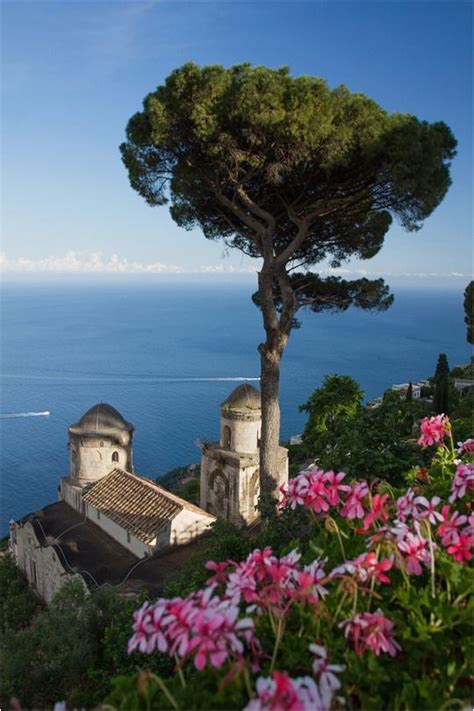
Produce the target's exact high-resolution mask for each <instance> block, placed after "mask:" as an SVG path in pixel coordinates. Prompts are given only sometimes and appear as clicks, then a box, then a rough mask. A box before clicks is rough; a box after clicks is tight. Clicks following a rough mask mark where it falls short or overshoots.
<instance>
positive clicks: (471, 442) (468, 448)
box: [456, 438, 474, 454]
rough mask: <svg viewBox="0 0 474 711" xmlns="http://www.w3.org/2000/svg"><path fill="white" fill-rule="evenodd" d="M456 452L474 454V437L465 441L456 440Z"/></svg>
mask: <svg viewBox="0 0 474 711" xmlns="http://www.w3.org/2000/svg"><path fill="white" fill-rule="evenodd" d="M456 452H457V453H458V454H474V439H471V438H469V439H466V441H465V442H458V446H457V448H456Z"/></svg>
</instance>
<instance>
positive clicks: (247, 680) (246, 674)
mask: <svg viewBox="0 0 474 711" xmlns="http://www.w3.org/2000/svg"><path fill="white" fill-rule="evenodd" d="M244 680H245V686H246V688H247V693H248V695H249V699H251V698H252V685H251V683H250V675H249V670H248V669H247V667H245V668H244Z"/></svg>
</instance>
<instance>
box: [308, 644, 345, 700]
mask: <svg viewBox="0 0 474 711" xmlns="http://www.w3.org/2000/svg"><path fill="white" fill-rule="evenodd" d="M309 651H310V652H312V653H313V654H314V655H315V657H314V661H313V674H315V675H317V676H319V688H320V691H321V696H322V698H323V701H324V702H325V704H326V705H327V706H328V707H330V706H331V701H332V697H333V696H334V693H335V692H336V691H337V690H338V689H340V688H341V682H340V681H339V679H338V678H337V676H336V674H340V673H341V672H343V671H344V669H345V668H346V665H345V664H328V652H327V649H326V648H325V647H322V646H321V645H319V644H310V645H309Z"/></svg>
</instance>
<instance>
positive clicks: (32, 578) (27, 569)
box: [10, 521, 87, 604]
mask: <svg viewBox="0 0 474 711" xmlns="http://www.w3.org/2000/svg"><path fill="white" fill-rule="evenodd" d="M10 543H11V548H12V552H13V555H14V556H15V560H16V564H17V565H18V567H19V568H20V570H22V571H23V572H24V574H25V575H26V577H27V578H28V582H29V584H30V586H31V587H32V589H33V590H34V591H35V592H36V593H37V594H38V595H39V597H41V598H42V599H43V600H44V601H45V602H46V603H48V604H49V603H50V602H51V600H52V599H53V597H54V596H55V594H56V593H57V592H58V590H59V589H60V588H61V587H62V586H63V585H64V583H65V582H66V581H68V580H75V579H77V580H80V581H81V583H82V585H84V588H85V589H86V590H87V586H86V584H85V582H84V580H83V578H82V577H81V576H80V575H78V574H76V573H71V572H69V571H68V570H67V569H66V564H64V563H63V561H62V560H61V552H60V549H59V548H58V546H56V545H54V544H52V543H51V545H46V546H42V545H41V544H40V542H39V540H38V538H37V536H36V532H35V529H34V528H33V526H32V525H31V523H30V522H29V521H27V522H26V523H25V524H23V525H22V524H14V526H13V527H12V529H11V532H10Z"/></svg>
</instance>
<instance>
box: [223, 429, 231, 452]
mask: <svg viewBox="0 0 474 711" xmlns="http://www.w3.org/2000/svg"><path fill="white" fill-rule="evenodd" d="M222 439H223V445H224V447H225V448H226V449H230V445H231V432H230V427H229V426H228V425H225V426H224V429H223V432H222Z"/></svg>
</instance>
